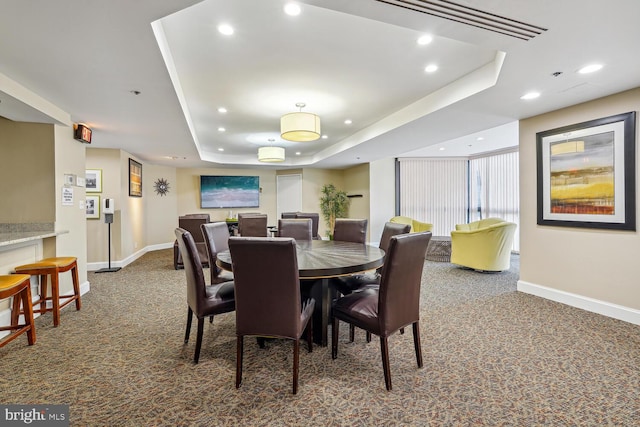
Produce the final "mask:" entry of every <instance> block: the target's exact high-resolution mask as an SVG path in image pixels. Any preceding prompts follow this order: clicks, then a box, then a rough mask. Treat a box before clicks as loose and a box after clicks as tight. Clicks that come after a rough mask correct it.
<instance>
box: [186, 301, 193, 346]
mask: <svg viewBox="0 0 640 427" xmlns="http://www.w3.org/2000/svg"><path fill="white" fill-rule="evenodd" d="M187 310H188V311H187V330H186V332H185V333H184V343H185V344H186V343H188V342H189V334H190V333H191V320H192V319H193V310H191V307H187Z"/></svg>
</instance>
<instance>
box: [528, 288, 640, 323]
mask: <svg viewBox="0 0 640 427" xmlns="http://www.w3.org/2000/svg"><path fill="white" fill-rule="evenodd" d="M518 291H519V292H524V293H526V294H531V295H535V296H538V297H541V298H545V299H548V300H551V301H555V302H559V303H562V304H566V305H570V306H571V307H576V308H580V309H582V310H586V311H590V312H592V313H598V314H602V315H603V316H607V317H612V318H614V319H618V320H622V321H624V322H628V323H633V324H634V325H640V310H636V309H633V308H630V307H624V306H622V305H617V304H612V303H610V302H606V301H600V300H597V299H593V298H589V297H585V296H582V295H577V294H572V293H570V292H565V291H560V290H558V289H553V288H547V287H546V286H541V285H536V284H534V283H529V282H525V281H523V280H518Z"/></svg>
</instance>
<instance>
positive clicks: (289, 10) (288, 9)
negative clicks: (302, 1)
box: [284, 3, 301, 16]
mask: <svg viewBox="0 0 640 427" xmlns="http://www.w3.org/2000/svg"><path fill="white" fill-rule="evenodd" d="M300 12H301V9H300V6H298V5H297V4H295V3H287V4H286V5H285V7H284V13H286V14H287V15H289V16H298V15H300Z"/></svg>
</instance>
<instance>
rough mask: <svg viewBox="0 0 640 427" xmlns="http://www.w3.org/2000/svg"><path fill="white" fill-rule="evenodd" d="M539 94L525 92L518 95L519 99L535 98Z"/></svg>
mask: <svg viewBox="0 0 640 427" xmlns="http://www.w3.org/2000/svg"><path fill="white" fill-rule="evenodd" d="M539 96H540V92H529V93H525V94H524V95H522V96H521V97H520V99H524V100H528V99H536V98H537V97H539Z"/></svg>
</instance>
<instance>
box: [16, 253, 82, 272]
mask: <svg viewBox="0 0 640 427" xmlns="http://www.w3.org/2000/svg"><path fill="white" fill-rule="evenodd" d="M76 261H77V258H76V257H72V256H66V257H55V258H45V259H43V260H40V261H38V262H34V263H31V264H24V265H20V266H18V267H16V268H14V270H15V271H16V272H20V271H25V270H37V269H40V268H51V267H58V268H64V267H68V266H70V265H71V264H73V263H74V262H76Z"/></svg>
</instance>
